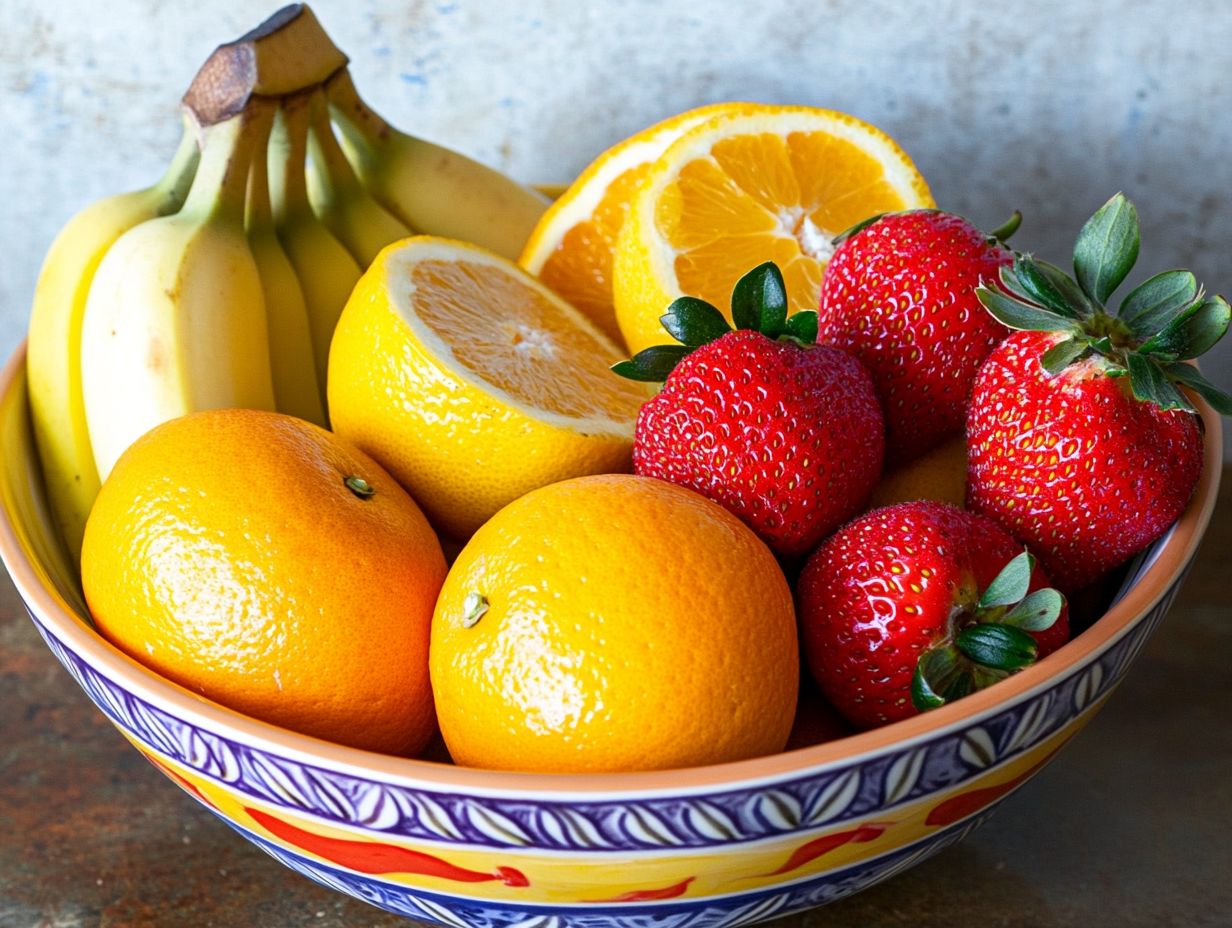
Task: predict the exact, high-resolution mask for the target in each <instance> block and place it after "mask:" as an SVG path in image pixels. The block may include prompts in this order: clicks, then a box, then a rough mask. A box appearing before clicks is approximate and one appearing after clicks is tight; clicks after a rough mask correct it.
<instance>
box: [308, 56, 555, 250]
mask: <svg viewBox="0 0 1232 928" xmlns="http://www.w3.org/2000/svg"><path fill="white" fill-rule="evenodd" d="M326 90H327V92H328V94H329V102H330V109H331V111H332V113H333V116H334V118H335V119H336V120H337V122H338V127H339V129H341V130H342V140H341V141H342V147H343V149H344V150H345V151H346V155H347V158H348V159H349V160H350V162H351V164H352V165H353V166H354V168H355V172H356V173H357V174H358V175H359V178H360V180H361V181H362V182H363V184H364V186H365V187H366V188H367V189H368V191H369V192H370V193H371V194H372V195H373V196H374V197H375V198H376V200H377V202H379V203H380V204H381V205H382V206H384V207H385V208H386V209H387V210H389V211H390V212H391V213H393V214H394V215H395V216H397V217H398V219H400V220H402V222H404V223H405V224H406V225H407V226H409V227H410V228H412V229H416V230H418V231H420V232H424V233H427V234H429V235H440V236H444V237H446V238H456V239H462V240H463V241H468V242H473V243H475V244H476V245H482V246H483V247H485V248H488V249H491V250H492V251H495V252H497V253H498V254H501V255H504V256H505V257H507V258H509V259H510V260H513V261H516V260H517V258H518V256H519V254H520V253H521V251H522V246H523V245H524V244H525V243H526V239H527V238H528V237H529V236H530V233H531V230H532V229H534V227H535V224H536V223H537V222H538V221H539V217H540V216H542V215H543V212H544V210H546V209H547V207H548V199H547V198H546V197H544V196H543V195H542V194H540V193H537V192H536V191H534V190H531V189H530V188H529V187H524V186H522V185H521V184H519V183H517V182H515V181H513V180H511V179H510V178H508V177H506V176H505V175H504V174H501V173H500V172H499V171H495V170H493V169H492V168H489V167H487V166H485V165H482V164H480V163H479V162H477V161H473V160H471V159H470V158H467V157H466V156H465V155H462V154H459V153H458V152H455V151H452V150H450V149H448V148H443V147H442V146H440V145H435V144H433V143H431V142H427V141H424V140H423V139H419V138H415V137H414V136H410V135H407V134H406V133H404V132H399V131H398V130H397V129H395V128H394V127H393V126H391V125H390V124H389V123H387V122H386V121H385V120H384V119H382V118H381V117H380V116H378V115H377V114H376V113H375V112H373V111H372V110H371V109H369V108H368V106H367V105H366V104H365V103H364V101H363V100H362V99H360V97H359V94H358V93H357V92H356V90H355V84H354V83H353V82H352V80H351V76H350V74H349V72H348V71H347V69H346V68H341V69H339V70H338V71H337V73H335V74H334V76H333V77H331V78H330V79H329V81H328V82H327V83H326Z"/></svg>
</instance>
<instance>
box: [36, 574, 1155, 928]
mask: <svg viewBox="0 0 1232 928" xmlns="http://www.w3.org/2000/svg"><path fill="white" fill-rule="evenodd" d="M1178 582H1179V581H1178ZM1174 595H1175V590H1174V589H1171V590H1169V591H1168V593H1167V595H1165V596H1164V597H1163V598H1162V599H1161V601H1160V602H1159V603H1158V604H1157V605H1156V607H1155V608H1153V609H1152V610H1151V612H1150V613H1149V614H1148V615H1146V616H1144V617H1143V618H1142V619H1141V620H1139V621H1138V622H1137V623H1135V624H1134V625H1133V626H1131V627H1130V628H1129V629H1128V630H1127V632H1126V634H1125V635H1123V636H1122V638H1121V639H1120V640H1118V641H1116V642H1114V643H1113V644H1112V645H1111V646H1110V647H1109V648H1108V649H1106V650H1105V651H1104V652H1103V653H1102V654H1099V655H1097V656H1096V657H1095V658H1094V659H1093V660H1092V661H1091V662H1090V663H1088V664H1087V665H1085V666H1083V667H1079V668H1076V669H1075V670H1074V671H1073V672H1072V673H1071V674H1070V675H1069V676H1067V677H1063V678H1060V679H1057V680H1055V681H1054V682H1053V684H1052V686H1051V687H1050V688H1049V689H1048V690H1046V691H1044V692H1042V693H1039V694H1036V695H1035V696H1033V697H1031V698H1029V699H1024V700H1021V701H1020V702H1018V703H1016V704H1014V705H1007V706H1004V707H1003V708H1002V709H1001V710H1000V711H998V712H997V713H996V714H994V715H992V716H988V717H985V718H982V719H981V720H980V721H979V723H978V724H973V725H971V726H968V727H967V728H965V729H958V730H953V731H949V732H946V733H944V734H941V735H938V736H935V737H934V738H933V739H932V740H930V741H926V742H922V743H919V744H916V745H913V746H912V747H911V748H909V749H905V750H901V751H899V752H896V753H893V754H888V755H887V754H884V753H880V754H873V755H870V756H867V757H865V758H863V759H858V760H854V761H852V762H851V763H849V764H848V765H846V766H840V767H837V768H830V769H828V770H825V771H818V772H812V773H810V772H803V773H798V774H795V775H794V776H792V777H790V778H788V777H784V778H781V779H776V780H774V781H772V782H770V783H764V784H760V785H752V786H746V787H733V788H731V789H728V790H725V791H722V792H711V793H708V794H706V795H704V796H696V795H689V794H687V793H683V794H677V795H670V794H669V795H662V794H656V795H653V796H650V797H647V798H640V799H613V800H606V801H605V800H601V799H587V800H585V801H583V800H578V801H570V802H565V801H562V800H561V798H560V797H552V798H543V799H535V798H500V797H494V798H483V797H474V796H466V795H455V794H452V793H448V792H442V791H439V790H434V789H427V788H419V787H416V786H406V785H398V784H391V783H381V782H377V781H374V780H370V779H364V778H362V777H356V776H353V775H351V774H348V773H343V772H340V771H336V770H330V769H327V768H324V767H320V766H314V765H310V764H304V763H302V762H300V761H298V760H293V759H291V758H288V757H282V756H278V755H276V754H274V753H271V752H269V751H267V750H265V749H263V748H260V747H256V746H253V745H251V744H248V743H245V742H241V741H233V740H230V739H228V738H226V737H224V736H222V735H220V734H217V733H214V732H209V731H205V730H202V729H200V728H198V727H196V726H194V725H192V724H190V723H188V722H186V721H185V720H183V719H180V718H177V717H176V716H174V715H172V714H170V713H168V712H166V711H165V710H163V709H161V708H159V707H157V706H154V705H151V704H149V703H147V702H145V701H143V700H141V699H139V698H138V697H136V696H135V695H133V694H131V693H129V692H127V691H125V690H124V689H123V688H122V687H121V686H119V685H118V684H117V683H116V682H114V681H113V680H111V679H109V678H107V677H105V676H104V675H102V674H100V673H99V672H98V671H96V670H95V669H94V668H93V667H91V666H89V665H88V664H87V663H85V662H84V661H83V660H82V659H81V658H80V657H79V656H78V655H77V654H75V653H74V652H72V651H71V650H69V649H68V648H66V647H65V646H64V645H63V643H62V642H61V641H59V640H58V639H57V638H56V637H55V635H53V634H52V633H51V632H50V631H49V630H48V629H46V628H45V627H43V626H42V625H41V623H39V622H38V620H37V618H35V623H36V625H37V626H38V628H39V631H40V633H41V634H42V635H43V638H44V639H45V640H46V642H47V644H48V647H49V648H50V649H51V651H52V652H53V653H54V654H55V655H56V657H57V658H58V659H59V660H60V662H61V663H62V664H64V666H65V667H66V668H67V669H68V671H69V673H70V674H71V675H72V676H73V678H74V679H75V680H77V682H78V683H79V684H80V685H81V687H82V689H83V690H84V691H85V692H86V693H87V695H88V696H89V697H90V698H91V699H92V700H93V701H94V702H95V704H96V705H98V707H99V708H100V710H102V712H103V713H104V714H105V715H106V716H107V717H108V718H109V719H110V720H111V721H112V722H113V723H114V724H116V725H117V726H118V727H120V728H122V729H123V730H124V731H126V732H127V733H129V734H130V735H132V736H134V737H135V738H136V739H137V740H138V741H140V742H142V743H143V744H145V745H147V746H148V747H149V748H150V749H152V750H153V751H155V752H156V753H158V754H160V755H163V756H166V757H169V758H171V759H172V760H175V761H177V762H179V763H181V764H183V765H185V766H187V767H189V768H191V769H193V770H195V771H198V772H199V773H201V774H203V775H204V776H206V777H209V778H211V779H213V780H215V781H218V782H221V783H226V784H228V787H229V788H230V789H232V790H233V791H235V792H236V793H238V794H240V795H247V796H251V797H254V798H258V799H262V800H265V801H266V802H269V803H271V804H273V805H275V806H280V807H283V808H288V809H293V810H297V811H303V812H308V813H311V814H312V815H314V816H318V817H320V818H321V819H323V820H326V821H332V822H336V823H339V824H343V825H347V826H352V827H357V828H361V829H364V830H367V831H368V832H369V833H372V834H374V835H381V834H388V835H395V836H396V835H401V836H405V837H408V838H413V839H414V838H418V839H426V840H432V841H436V842H442V843H457V844H469V845H478V846H490V847H505V848H508V847H523V846H524V847H542V848H545V849H554V850H579V851H590V852H615V853H623V852H633V851H643V850H653V849H667V848H706V847H719V846H723V845H727V844H730V843H732V842H733V841H756V840H761V839H765V838H771V837H775V836H780V835H784V834H792V833H795V832H796V831H800V830H803V829H809V828H815V827H817V826H818V825H820V824H834V825H838V824H841V823H843V822H855V821H859V820H860V819H861V818H863V817H865V816H869V815H875V814H878V813H879V812H880V811H881V810H882V809H883V808H884V807H885V805H887V804H898V803H903V802H910V801H914V800H917V799H919V798H921V797H923V796H927V795H930V794H931V793H933V792H935V791H937V790H939V789H941V788H943V787H952V786H953V785H955V784H959V783H961V782H963V781H964V780H967V779H969V778H971V777H973V776H975V775H977V774H978V773H979V772H980V771H981V770H984V769H986V768H988V767H989V766H991V765H993V764H1000V763H1003V762H1005V761H1007V760H1010V759H1012V758H1013V757H1014V756H1016V755H1017V754H1020V753H1021V752H1023V751H1026V750H1029V749H1030V748H1031V747H1033V746H1034V745H1036V744H1038V743H1039V742H1040V740H1042V739H1043V738H1046V737H1048V736H1049V735H1051V734H1054V733H1056V732H1057V731H1059V730H1061V729H1062V728H1063V727H1065V726H1066V725H1068V724H1069V723H1071V722H1072V721H1073V720H1074V719H1075V717H1076V715H1077V714H1079V712H1080V711H1081V710H1082V709H1083V708H1084V707H1089V706H1091V705H1092V704H1093V703H1095V702H1096V701H1098V700H1099V699H1100V698H1102V697H1103V696H1104V695H1106V694H1107V693H1108V692H1109V691H1110V690H1111V689H1112V688H1113V687H1114V686H1115V685H1116V684H1117V683H1118V682H1119V680H1120V679H1121V677H1122V676H1123V674H1124V673H1125V671H1126V670H1127V669H1128V667H1129V664H1130V663H1131V661H1132V659H1133V657H1134V656H1135V655H1136V654H1137V653H1138V652H1139V651H1140V650H1141V648H1142V646H1143V644H1144V642H1145V641H1146V638H1147V637H1148V635H1149V634H1150V633H1151V632H1152V631H1153V630H1154V628H1155V627H1156V626H1157V625H1158V624H1159V622H1160V620H1161V619H1162V616H1163V614H1164V611H1165V610H1166V609H1167V607H1168V605H1170V603H1171V601H1172V599H1173V596H1174ZM786 911H787V909H783V910H782V912H780V914H783V913H785V912H786ZM408 914H415V915H416V916H417V917H423V918H430V917H431V916H430V915H428V914H426V913H424V912H423V911H419V910H416V912H412V913H408ZM569 923H570V924H573V923H574V921H573V919H572V918H570V920H569ZM502 924H504V923H502ZM626 924H627V922H626ZM716 924H717V923H716Z"/></svg>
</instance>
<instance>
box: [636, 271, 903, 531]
mask: <svg viewBox="0 0 1232 928" xmlns="http://www.w3.org/2000/svg"><path fill="white" fill-rule="evenodd" d="M662 318H663V324H664V327H665V328H666V329H667V330H668V332H670V333H671V334H672V335H673V336H674V337H676V338H677V340H679V341H681V342H683V343H684V344H683V345H660V346H656V347H654V348H648V349H646V350H645V351H642V352H639V353H638V354H637V356H635V357H634V358H633V359H632V360H631V361H624V362H621V363H620V364H618V365H616V367H615V368H614V370H616V371H617V372H618V373H620V374H622V375H624V376H627V377H633V378H635V379H639V380H648V381H654V380H663V379H664V378H666V381H667V382H666V385H665V386H664V388H663V390H662V392H661V393H659V395H658V396H657V397H655V398H654V399H653V400H651V401H649V402H648V403H646V404H645V405H644V406H643V407H642V409H641V412H640V413H639V414H638V418H637V431H636V436H635V439H634V444H633V467H634V470H635V471H636V472H637V473H639V474H641V475H643V476H649V477H658V478H660V479H662V480H667V481H670V482H672V483H676V484H679V485H681V486H684V487H688V488H689V489H692V490H696V491H697V492H699V493H701V494H702V495H704V496H707V497H709V498H710V499H712V500H715V501H716V502H718V503H720V504H721V505H723V506H725V507H726V508H727V509H729V510H730V511H731V512H733V513H734V514H735V515H737V516H739V517H740V518H741V519H743V520H744V521H745V522H746V523H747V524H748V525H749V526H750V527H751V528H752V529H753V530H754V531H755V532H757V534H758V535H759V536H761V538H762V539H763V540H764V541H765V542H766V543H767V544H768V545H769V546H770V547H771V548H772V549H773V550H774V551H775V552H777V553H779V554H782V555H799V554H805V553H807V552H808V551H810V550H812V548H813V547H814V546H815V545H816V544H817V543H818V542H819V541H820V540H821V539H822V538H823V537H825V536H826V535H827V534H829V533H830V532H831V531H833V530H834V529H835V528H836V527H837V526H838V525H841V524H842V523H843V522H844V521H846V520H847V519H849V518H850V517H851V516H852V515H854V514H855V513H857V512H859V511H860V509H861V507H862V506H863V504H864V501H865V500H866V499H867V498H868V495H869V494H870V493H871V492H872V490H873V487H874V486H876V484H877V481H878V479H879V478H880V476H881V458H882V453H883V451H884V436H883V428H884V426H883V422H882V416H881V409H880V407H879V406H878V405H877V397H876V395H875V394H874V392H873V384H872V380H871V379H870V378H869V376H868V372H867V371H865V370H864V368H863V367H862V366H861V365H860V362H859V361H857V360H856V359H855V358H853V357H852V356H851V355H849V354H847V353H845V352H843V351H839V350H838V349H836V348H828V347H824V346H817V345H814V344H812V342H813V339H814V338H815V336H816V321H817V317H816V314H814V313H812V312H802V313H796V314H795V315H794V316H792V317H791V319H787V295H786V290H785V288H784V287H783V278H782V275H781V274H780V273H779V270H778V268H777V267H775V266H774V265H773V264H769V263H767V264H763V265H762V266H760V267H758V268H756V269H755V270H753V271H751V272H750V273H749V274H746V275H745V276H744V277H743V278H741V280H740V281H739V282H738V283H737V284H736V288H735V291H734V292H733V294H732V318H733V319H734V320H735V322H736V325H737V326H738V331H735V332H733V331H731V330H730V328H729V326H728V324H727V322H726V320H725V319H724V318H723V315H722V314H721V313H720V312H719V311H718V309H716V308H715V307H713V306H711V305H710V304H709V303H706V302H705V301H703V300H698V299H694V298H692V297H681V298H680V299H678V300H676V301H674V302H673V303H672V305H671V306H670V307H669V308H668V312H667V315H665V316H663V317H662Z"/></svg>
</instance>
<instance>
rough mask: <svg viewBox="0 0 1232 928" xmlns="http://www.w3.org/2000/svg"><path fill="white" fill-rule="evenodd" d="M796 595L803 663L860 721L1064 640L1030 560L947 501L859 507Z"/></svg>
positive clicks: (1063, 612)
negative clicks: (868, 509)
mask: <svg viewBox="0 0 1232 928" xmlns="http://www.w3.org/2000/svg"><path fill="white" fill-rule="evenodd" d="M796 594H797V603H798V614H799V620H800V630H801V634H802V637H803V642H804V649H805V657H806V660H807V662H808V667H809V669H810V671H811V672H812V674H813V677H814V678H815V679H816V680H817V683H818V685H819V686H820V687H821V690H822V692H823V693H825V695H826V698H827V699H829V700H830V702H831V703H833V705H834V707H835V708H836V709H838V711H839V712H841V713H842V714H843V715H844V716H845V717H846V718H847V720H848V721H850V722H851V723H852V724H853V725H856V726H858V727H860V728H872V727H875V726H877V725H883V724H885V723H887V722H894V721H897V720H899V719H904V718H907V717H909V716H912V715H916V714H917V713H918V712H920V711H921V710H924V709H928V708H932V707H934V706H938V705H941V704H943V703H945V702H949V701H952V700H954V699H958V698H960V697H962V696H965V695H966V694H967V693H969V692H971V691H972V690H974V689H978V688H982V687H984V686H988V685H989V684H991V683H995V682H996V681H998V680H1001V679H1004V678H1005V677H1006V676H1008V675H1009V674H1010V673H1013V672H1014V671H1016V670H1018V669H1021V668H1022V667H1025V666H1026V665H1028V664H1030V663H1032V662H1033V661H1034V660H1035V659H1036V658H1038V657H1044V656H1045V655H1047V654H1050V653H1052V652H1053V651H1054V650H1056V649H1057V648H1059V647H1060V646H1061V645H1062V644H1064V643H1065V642H1066V641H1067V640H1068V639H1069V616H1068V610H1067V608H1066V605H1065V601H1064V599H1063V598H1062V597H1061V595H1060V594H1059V593H1057V591H1056V590H1053V589H1050V588H1048V581H1047V578H1046V577H1045V576H1044V574H1043V572H1042V571H1041V570H1040V569H1039V568H1038V567H1036V566H1035V559H1034V558H1032V557H1031V556H1030V555H1029V554H1027V553H1026V552H1024V551H1023V550H1022V546H1021V545H1019V544H1018V543H1017V542H1016V541H1014V539H1013V538H1012V537H1011V536H1010V534H1009V533H1008V532H1006V531H1005V529H1003V528H1001V526H999V525H997V524H996V523H995V522H993V521H992V520H991V519H989V518H987V517H986V516H981V515H977V514H976V513H972V512H967V511H965V510H963V509H959V508H958V507H957V506H951V505H949V504H948V503H935V502H925V501H921V502H914V503H900V504H898V505H896V506H886V507H884V508H882V509H874V510H873V511H872V512H869V513H866V514H864V515H863V516H861V517H860V518H859V519H856V520H855V521H854V522H851V523H850V524H848V525H846V526H844V527H843V528H842V529H840V530H839V531H838V532H836V533H835V534H834V535H832V536H831V537H830V538H829V539H827V540H826V541H825V543H824V544H822V546H821V547H820V548H818V549H817V551H816V552H815V553H814V554H813V555H812V557H810V558H809V559H808V562H807V563H806V564H805V566H804V570H803V571H802V572H801V574H800V579H799V582H798V584H797V587H796Z"/></svg>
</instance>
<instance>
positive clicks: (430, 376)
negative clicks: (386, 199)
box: [328, 236, 651, 539]
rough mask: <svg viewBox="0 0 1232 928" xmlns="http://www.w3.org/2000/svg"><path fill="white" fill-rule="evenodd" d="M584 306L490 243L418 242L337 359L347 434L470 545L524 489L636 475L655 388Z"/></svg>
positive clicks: (351, 304) (359, 317) (367, 300)
mask: <svg viewBox="0 0 1232 928" xmlns="http://www.w3.org/2000/svg"><path fill="white" fill-rule="evenodd" d="M623 356H624V352H623V351H621V349H620V348H618V347H617V346H616V345H615V344H614V343H613V342H612V341H611V340H610V339H609V338H607V337H606V336H605V335H603V333H602V332H600V331H599V330H598V329H597V328H595V327H594V326H593V325H591V324H590V323H589V322H588V321H587V320H586V319H585V318H584V317H583V316H582V315H581V314H580V313H578V312H577V310H575V309H573V307H571V306H569V305H568V304H567V303H565V302H564V301H563V300H562V299H561V298H560V297H558V296H557V295H556V294H554V293H553V292H552V291H550V290H549V289H547V287H545V286H544V285H543V284H542V283H540V282H539V281H538V280H536V279H535V278H534V277H531V276H530V275H529V274H527V273H526V272H525V271H524V270H522V269H521V268H519V267H518V266H517V265H515V264H514V263H513V262H512V261H508V260H506V259H504V258H502V257H500V256H498V255H496V254H493V253H492V252H489V251H486V250H484V249H482V248H480V247H479V246H477V245H470V244H466V243H464V242H455V241H451V240H449V239H442V238H433V237H430V236H415V237H412V238H408V239H403V240H402V241H400V242H395V243H394V244H392V245H390V246H388V247H387V248H385V250H384V251H382V252H381V253H380V254H379V255H378V256H377V258H376V260H375V261H374V262H373V264H372V266H371V267H369V268H368V270H367V271H366V272H365V273H364V276H363V277H362V278H360V281H359V283H358V284H357V285H356V287H355V290H354V292H353V293H352V294H351V298H350V300H349V301H348V302H347V305H346V308H345V309H344V310H343V311H342V316H341V318H340V319H339V320H338V326H337V328H336V329H335V331H334V338H333V342H332V343H331V345H330V352H329V380H328V383H329V414H330V421H331V423H332V425H333V428H334V431H335V432H337V433H338V434H339V435H340V436H342V437H343V438H345V439H347V440H348V441H350V442H351V443H352V444H354V445H355V446H356V447H358V448H360V449H361V450H362V451H364V452H365V453H367V454H370V455H371V456H372V457H374V458H376V460H377V461H378V462H379V463H380V464H382V465H383V466H384V467H385V468H386V469H387V470H388V471H389V472H390V473H392V474H393V476H394V477H395V478H397V480H398V482H399V483H401V484H402V485H403V486H404V487H406V489H407V490H409V491H410V493H411V495H412V496H413V497H414V498H415V500H416V501H417V502H418V503H419V504H420V506H422V507H423V509H424V511H425V512H426V513H427V514H428V517H429V519H430V520H431V521H432V523H433V524H434V525H435V526H436V527H437V528H438V529H439V530H440V531H443V532H444V533H446V534H447V535H449V536H451V537H453V538H458V539H461V538H466V537H467V536H469V535H470V534H471V533H472V532H473V531H474V530H475V529H477V528H478V527H479V526H480V525H481V524H482V523H483V522H484V521H485V520H487V519H488V518H489V517H490V516H491V515H492V514H493V513H495V512H496V511H497V510H498V509H500V508H501V507H502V506H504V505H505V504H506V503H509V502H511V501H513V500H514V499H517V498H518V497H519V496H522V495H523V494H524V493H528V492H529V491H531V490H533V489H536V488H537V487H541V486H544V485H546V484H549V483H554V482H556V481H558V480H564V479H566V478H568V477H577V476H581V475H583V474H597V473H598V474H601V473H609V472H613V471H621V470H628V469H629V468H630V466H631V455H632V447H633V429H634V423H635V421H636V419H637V412H638V409H639V408H640V406H641V404H642V403H644V402H645V401H646V400H647V399H648V398H649V396H650V395H651V394H650V393H649V392H648V390H647V388H646V386H645V385H644V384H636V383H633V382H632V381H628V380H625V379H623V378H621V377H618V376H616V375H615V374H613V373H612V372H611V370H610V368H611V365H612V364H614V363H615V362H616V361H618V360H620V359H621V358H622V357H623Z"/></svg>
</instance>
